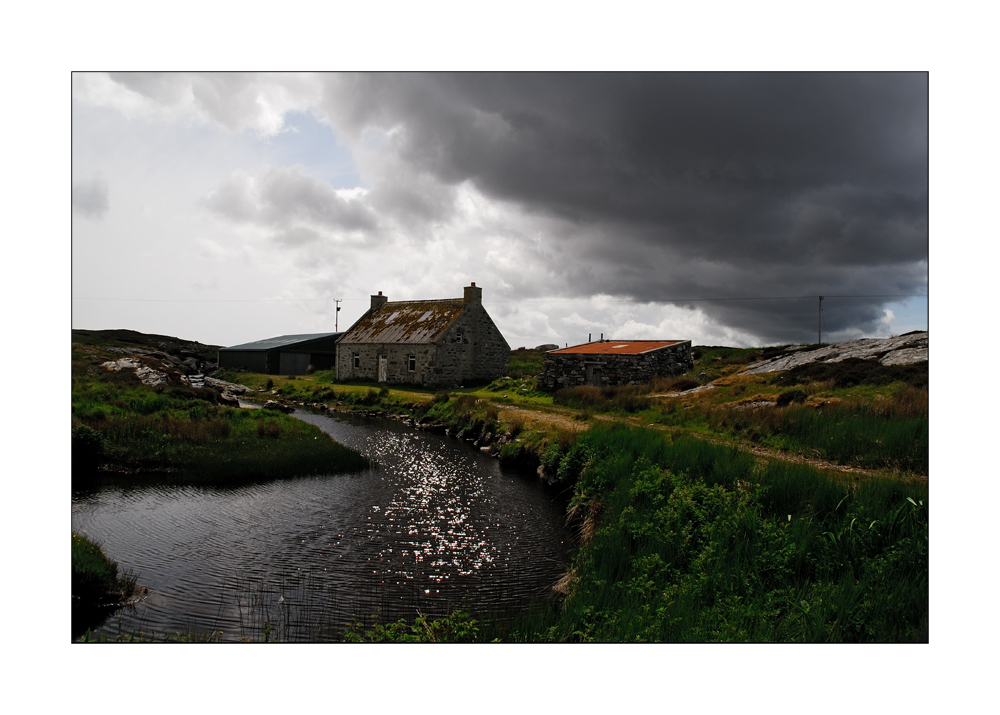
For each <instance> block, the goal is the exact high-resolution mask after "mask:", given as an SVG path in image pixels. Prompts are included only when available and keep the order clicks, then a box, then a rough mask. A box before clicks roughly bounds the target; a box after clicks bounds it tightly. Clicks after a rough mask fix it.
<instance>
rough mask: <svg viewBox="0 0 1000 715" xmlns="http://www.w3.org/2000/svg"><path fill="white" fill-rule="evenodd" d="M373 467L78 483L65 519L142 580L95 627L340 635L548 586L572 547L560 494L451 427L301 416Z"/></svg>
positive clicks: (512, 599)
mask: <svg viewBox="0 0 1000 715" xmlns="http://www.w3.org/2000/svg"><path fill="white" fill-rule="evenodd" d="M297 416H298V417H300V418H302V419H304V420H306V421H308V422H312V423H313V424H316V425H318V426H319V427H321V428H322V429H324V430H325V431H327V432H329V433H330V434H331V435H332V436H333V437H334V438H335V439H337V440H339V441H341V442H343V443H345V444H348V445H349V446H352V447H354V448H356V449H358V450H359V451H361V452H363V453H365V454H367V455H368V456H369V457H371V458H372V459H373V460H375V461H376V462H377V464H378V467H377V468H375V469H372V470H370V471H367V472H364V473H359V474H351V475H335V476H328V477H310V478H303V479H293V480H284V481H280V482H264V483H260V484H253V485H247V486H244V487H240V488H235V489H233V488H230V489H207V488H198V487H190V486H186V487H170V486H142V487H129V488H124V487H121V486H106V487H105V488H103V489H101V490H99V491H98V492H96V493H89V494H84V493H80V494H77V495H75V496H74V504H73V525H74V528H84V529H88V530H89V531H90V533H92V534H99V535H100V536H101V538H103V537H105V536H106V537H107V541H106V544H107V547H108V553H109V554H110V555H111V556H113V557H114V558H116V559H117V560H118V561H119V563H120V564H121V565H122V566H123V567H129V566H130V567H132V568H133V569H135V570H136V571H137V572H139V574H140V582H141V583H142V584H143V585H146V586H148V587H149V588H150V589H151V590H152V593H151V595H150V597H149V599H148V600H147V601H146V602H144V603H143V604H140V606H139V607H137V608H136V610H135V612H134V613H128V612H124V613H123V612H119V613H118V614H116V615H115V616H114V617H112V618H111V619H109V620H108V621H107V622H105V624H104V626H103V631H104V632H105V633H108V634H111V635H113V634H114V633H115V632H117V631H118V630H119V629H121V630H122V631H124V632H131V631H132V630H144V631H145V632H149V631H150V630H153V631H156V632H163V631H170V632H173V631H177V630H181V631H182V632H189V631H192V630H193V631H196V632H197V631H199V630H200V631H208V630H223V631H225V632H226V634H227V636H226V637H227V638H229V637H230V636H231V637H233V638H237V637H239V636H241V635H242V636H244V637H246V636H247V635H248V634H249V635H251V636H252V635H253V634H255V633H259V632H260V630H261V629H263V628H264V625H263V623H264V622H265V621H266V622H267V623H268V625H269V627H271V628H273V629H274V633H273V635H274V636H275V637H280V638H281V639H287V640H330V639H336V638H337V637H338V636H339V634H340V632H341V631H342V630H343V628H344V625H345V624H346V623H348V622H350V620H351V618H352V617H354V616H357V617H358V618H359V619H360V620H362V621H365V620H366V619H370V617H371V615H372V614H373V613H375V612H378V613H379V617H380V619H381V620H382V621H385V620H395V619H396V618H399V617H407V618H412V616H413V615H414V614H415V613H416V611H417V610H418V609H419V610H420V611H421V612H423V613H429V614H443V613H444V612H446V611H447V610H448V609H449V608H455V607H463V608H465V609H468V610H472V611H474V612H476V611H483V610H491V609H496V608H502V607H505V606H511V605H516V604H519V603H522V602H524V601H525V599H527V598H530V597H532V596H536V595H539V594H544V593H546V592H547V590H548V589H549V588H550V587H551V585H552V584H553V583H554V582H555V581H556V580H557V579H558V578H559V576H560V574H561V573H562V570H563V566H564V564H565V562H566V560H567V558H568V548H569V544H568V537H567V534H566V532H565V530H564V528H563V514H564V513H565V512H564V503H562V502H561V501H560V500H559V499H557V498H556V497H555V495H554V494H553V493H551V492H550V491H546V489H545V488H544V487H543V486H542V485H541V484H538V483H537V480H534V479H532V478H529V477H524V476H521V475H516V474H513V473H508V472H505V471H504V470H501V469H500V467H499V466H498V464H497V462H496V461H495V460H492V459H490V458H488V457H486V456H484V455H481V454H480V453H479V452H477V451H475V450H473V449H472V448H470V447H469V446H468V445H467V444H465V443H463V442H459V441H457V440H454V439H452V438H448V437H444V436H439V435H433V434H429V433H425V432H415V431H413V430H411V429H409V428H406V427H404V426H403V425H401V424H399V423H396V422H393V421H390V420H378V421H374V422H373V421H370V420H369V421H365V420H362V419H359V418H354V417H341V418H332V417H327V416H323V415H317V414H309V413H301V414H298V415H297Z"/></svg>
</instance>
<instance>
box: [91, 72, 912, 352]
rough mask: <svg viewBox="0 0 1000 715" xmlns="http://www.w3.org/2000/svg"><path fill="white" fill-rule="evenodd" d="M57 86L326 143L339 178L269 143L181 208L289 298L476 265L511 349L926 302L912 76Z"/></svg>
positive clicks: (404, 287)
mask: <svg viewBox="0 0 1000 715" xmlns="http://www.w3.org/2000/svg"><path fill="white" fill-rule="evenodd" d="M74 94H75V96H76V97H77V98H78V101H79V102H81V103H88V102H89V103H91V104H94V105H95V106H96V105H100V106H104V107H112V108H114V109H116V110H117V111H118V112H120V113H121V114H122V115H124V116H142V117H146V118H147V119H148V118H154V119H155V120H156V121H159V122H162V123H164V124H163V126H165V125H166V124H165V123H166V122H169V121H174V122H175V124H176V125H177V126H181V125H184V126H187V125H188V124H190V119H191V118H192V117H193V118H195V119H196V120H197V121H198V122H201V123H202V124H204V125H205V126H216V127H220V128H221V129H222V130H223V131H225V132H228V133H229V134H230V135H232V136H234V137H235V136H242V135H243V134H247V133H249V134H251V135H253V136H256V137H257V140H256V141H257V142H258V144H260V145H261V146H265V147H266V146H271V145H273V144H280V141H281V138H282V136H286V135H287V133H288V132H291V131H299V129H297V128H296V127H297V125H295V122H296V121H298V122H299V124H300V125H301V126H306V125H305V124H302V121H304V120H302V119H301V118H302V117H307V118H308V122H311V124H308V126H309V127H311V129H309V131H313V132H323V131H325V132H328V135H329V134H332V136H334V137H335V140H336V141H335V145H336V147H338V148H340V149H338V150H340V151H343V150H346V151H347V152H349V156H350V158H351V161H353V164H354V170H355V171H356V177H357V178H356V180H355V181H356V183H353V184H340V185H337V184H332V183H330V182H329V181H327V180H325V179H323V178H319V176H317V175H316V174H315V173H310V170H309V169H308V167H304V166H302V165H301V163H299V162H301V161H302V160H301V159H299V160H298V161H297V162H291V163H289V164H283V163H282V161H281V158H280V156H276V158H272V159H270V160H268V161H267V162H265V163H264V164H259V163H258V164H257V165H246V166H241V167H240V168H237V169H235V170H232V169H230V170H228V171H227V172H226V173H225V174H224V175H220V176H219V177H218V178H217V179H216V180H215V181H214V185H213V186H212V187H211V188H209V189H208V190H206V191H205V192H204V193H203V194H202V196H201V198H200V200H199V205H200V207H201V208H202V209H207V213H208V214H209V215H211V216H212V217H213V218H214V219H215V220H216V221H218V222H221V224H224V225H227V226H230V227H231V231H232V232H234V233H233V234H232V235H233V236H243V237H244V243H245V246H244V247H242V248H236V247H230V250H231V251H233V252H239V251H242V253H241V255H246V256H248V258H247V260H252V261H254V262H255V265H260V266H265V265H268V264H270V265H273V266H274V270H278V266H290V267H291V268H290V270H292V271H295V272H296V274H295V275H290V276H287V277H286V278H284V279H281V278H279V277H278V276H277V275H276V276H275V277H276V278H277V279H278V280H279V281H283V282H284V283H286V284H287V285H288V288H287V289H286V292H289V293H293V294H294V293H295V289H294V286H296V285H298V286H331V285H333V283H332V282H333V281H336V286H337V287H336V288H334V287H330V288H328V289H325V288H324V289H322V290H320V292H321V293H322V294H323V295H327V294H328V293H329V292H330V291H341V293H340V294H341V295H344V294H351V293H357V294H359V300H360V302H361V303H362V304H363V302H364V301H363V297H364V296H365V295H366V294H368V293H371V292H374V290H375V289H386V291H387V294H390V295H391V296H392V297H393V298H394V299H396V298H398V299H403V298H421V297H424V298H425V297H439V296H440V295H451V294H454V293H455V292H456V290H457V286H458V283H459V282H460V281H467V280H470V279H471V280H478V281H479V284H480V285H484V286H487V291H488V292H487V294H486V296H485V299H486V300H487V302H488V303H489V302H490V301H493V305H494V309H495V310H496V312H497V313H499V314H500V315H501V322H502V320H503V319H504V316H506V319H507V320H508V322H507V323H506V325H507V326H512V327H504V326H502V328H503V329H505V330H507V331H511V332H514V333H515V334H514V337H513V340H514V341H515V342H519V341H520V340H524V341H525V342H527V343H531V342H538V343H540V342H566V341H567V340H569V341H573V340H574V339H580V338H579V337H578V336H580V335H585V334H586V332H590V329H591V327H593V329H594V332H596V333H599V332H602V331H603V332H605V333H606V334H607V335H609V336H615V337H621V338H628V337H667V338H670V337H687V336H688V334H689V333H691V332H692V331H696V332H697V333H698V336H700V337H701V339H703V340H707V339H712V338H711V337H710V336H716V337H717V338H718V339H720V340H723V339H728V340H732V341H735V342H738V343H748V342H752V343H757V344H762V343H774V342H802V341H806V340H810V339H812V338H813V337H814V336H815V335H816V332H815V331H816V327H817V302H818V298H817V296H820V295H823V296H827V300H826V301H825V303H824V308H825V312H824V321H825V322H824V326H823V327H824V333H825V336H826V335H829V336H830V337H834V338H837V337H839V338H840V339H849V338H852V337H860V336H861V335H867V334H883V333H885V332H886V331H887V330H891V329H892V326H891V325H890V324H889V323H887V322H886V321H887V315H889V313H887V309H888V306H889V305H896V304H898V302H899V300H901V299H900V298H897V297H884V296H913V295H918V296H925V295H926V293H927V271H928V265H927V261H928V189H927V186H928V149H927V142H928V123H927V116H928V90H927V75H926V73H885V72H882V73H524V74H520V73H486V74H477V73H432V74H415V73H406V74H391V73H376V74H316V75H312V74H309V75H284V74H278V75H268V74H264V75H256V74H229V73H226V74H195V75H187V74H167V75H158V74H152V75H145V74H124V75H110V76H106V75H83V76H80V77H79V79H78V80H76V83H75V88H74ZM171 117H173V118H174V119H173V120H171V119H170V118H171ZM295 117H299V118H300V119H298V120H296V119H294V118H295ZM148 121H152V119H148ZM326 151H328V152H331V151H332V149H329V148H328V149H326ZM323 160H324V159H323V157H322V156H316V157H310V158H309V159H308V160H307V163H309V164H310V166H313V165H320V164H322V162H323ZM330 161H334V159H333V158H331V159H330ZM74 206H76V191H75V188H74ZM261 236H263V237H264V239H265V243H264V244H257V243H254V241H255V240H256V238H257V237H261ZM213 240H216V241H217V243H218V245H220V246H222V245H224V244H225V243H226V241H225V240H224V239H223V238H221V237H220V238H218V239H213ZM267 246H270V247H271V248H270V249H268V248H267ZM388 246H391V247H392V249H391V250H387V247H388ZM268 250H272V251H274V252H275V253H274V254H273V258H272V259H271V260H270V261H269V260H268V258H267V257H266V255H267V254H266V252H267V251H268ZM269 282H271V283H274V281H269ZM376 284H377V285H376ZM445 290H447V292H443V291H445ZM345 291H346V293H345ZM390 291H391V292H390ZM546 301H548V302H546ZM585 316H586V317H585ZM890 323H891V320H890ZM529 325H530V326H532V327H530V328H528V327H525V326H529ZM522 328H523V332H519V331H521V329H522ZM605 328H606V330H605ZM664 330H669V331H677V334H676V335H675V334H673V332H671V334H670V335H666V334H664V335H656V334H652V333H655V332H656V331H664ZM570 333H572V335H570ZM626 333H628V334H626ZM638 333H643V334H642V335H639V334H638Z"/></svg>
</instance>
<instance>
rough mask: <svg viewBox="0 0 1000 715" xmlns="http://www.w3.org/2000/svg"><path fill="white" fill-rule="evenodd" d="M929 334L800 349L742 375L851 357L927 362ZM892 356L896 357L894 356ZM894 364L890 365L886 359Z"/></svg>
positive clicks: (896, 363)
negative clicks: (814, 348)
mask: <svg viewBox="0 0 1000 715" xmlns="http://www.w3.org/2000/svg"><path fill="white" fill-rule="evenodd" d="M927 348H928V335H927V333H926V332H922V333H914V334H912V335H899V336H897V337H894V338H861V339H860V340H850V341H848V342H845V343H836V344H834V345H825V346H823V347H821V348H817V349H816V350H805V351H804V350H801V349H800V350H799V351H796V352H793V353H791V354H788V355H781V356H779V357H776V358H772V359H770V360H762V361H761V362H756V363H754V364H752V365H749V366H747V367H746V368H745V369H744V370H743V371H742V372H741V373H740V374H741V375H758V374H761V373H767V372H780V371H782V370H791V369H792V368H794V367H798V366H799V365H808V364H809V363H814V362H821V361H822V362H841V361H842V360H847V359H848V358H860V359H861V360H876V359H881V361H882V364H884V365H907V364H911V363H915V362H922V361H924V360H927ZM890 356H892V357H890ZM887 359H888V360H890V362H886V360H887Z"/></svg>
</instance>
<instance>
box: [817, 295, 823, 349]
mask: <svg viewBox="0 0 1000 715" xmlns="http://www.w3.org/2000/svg"><path fill="white" fill-rule="evenodd" d="M817 334H818V337H817V338H816V342H817V343H818V344H820V345H822V344H823V296H820V297H819V327H818V330H817Z"/></svg>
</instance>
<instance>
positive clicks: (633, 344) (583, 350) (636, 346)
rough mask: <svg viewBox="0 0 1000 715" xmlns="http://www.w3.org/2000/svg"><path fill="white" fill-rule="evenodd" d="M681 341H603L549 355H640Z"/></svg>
mask: <svg viewBox="0 0 1000 715" xmlns="http://www.w3.org/2000/svg"><path fill="white" fill-rule="evenodd" d="M679 342H682V341H681V340H604V341H598V342H596V343H583V344H582V345H573V346H572V347H568V348H563V349H562V350H553V351H551V352H550V353H549V354H550V355H640V354H642V353H647V352H649V351H650V350H658V349H660V348H665V347H667V346H668V345H676V344H677V343H679Z"/></svg>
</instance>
